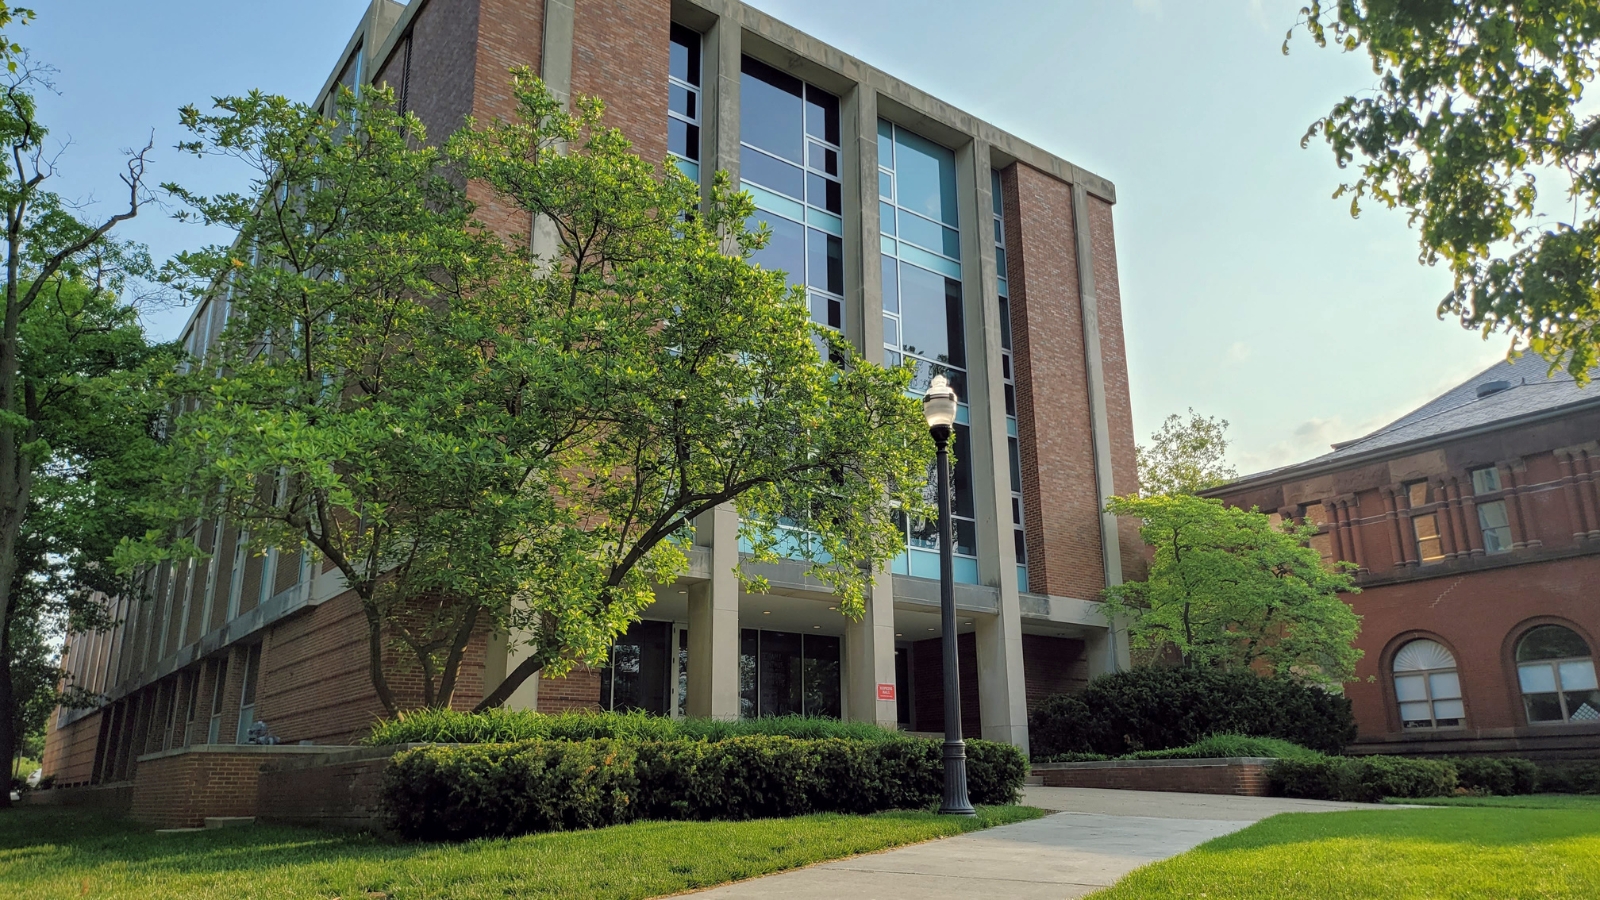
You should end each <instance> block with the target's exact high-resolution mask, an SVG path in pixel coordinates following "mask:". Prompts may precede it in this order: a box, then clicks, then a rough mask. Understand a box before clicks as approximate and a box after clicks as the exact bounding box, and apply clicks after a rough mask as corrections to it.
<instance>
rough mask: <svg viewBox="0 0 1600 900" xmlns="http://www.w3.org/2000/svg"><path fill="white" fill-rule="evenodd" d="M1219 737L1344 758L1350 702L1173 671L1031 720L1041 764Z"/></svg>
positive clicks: (1140, 675)
mask: <svg viewBox="0 0 1600 900" xmlns="http://www.w3.org/2000/svg"><path fill="white" fill-rule="evenodd" d="M1216 734H1237V735H1246V736H1251V737H1270V738H1278V739H1280V740H1284V741H1290V742H1292V743H1295V744H1299V745H1300V746H1302V747H1308V748H1310V749H1312V750H1316V751H1318V752H1321V753H1341V752H1343V751H1344V747H1345V745H1346V744H1348V743H1349V742H1350V741H1352V740H1354V739H1355V734H1356V725H1355V718H1354V716H1353V715H1352V714H1351V711H1350V700H1349V698H1347V697H1343V696H1340V695H1338V694H1331V693H1328V692H1327V691H1324V690H1321V689H1319V688H1314V687H1308V686H1306V685H1303V684H1300V683H1298V682H1294V681H1288V680H1285V679H1278V678H1262V677H1260V676H1258V675H1256V674H1255V673H1253V672H1249V671H1231V672H1224V671H1219V670H1216V669H1198V668H1187V667H1171V666H1141V667H1139V668H1135V669H1131V670H1129V671H1126V672H1116V673H1112V674H1109V675H1102V676H1100V677H1099V678H1096V679H1094V680H1093V681H1091V682H1089V684H1088V686H1087V687H1085V688H1084V690H1083V693H1081V694H1079V695H1077V696H1075V697H1073V696H1066V695H1057V696H1054V697H1048V698H1046V699H1045V700H1044V701H1043V702H1041V703H1040V704H1039V706H1038V707H1037V708H1036V709H1035V710H1034V712H1033V714H1032V715H1031V716H1030V717H1029V720H1028V736H1029V743H1030V744H1031V745H1032V748H1033V752H1034V755H1035V758H1038V759H1048V758H1051V757H1059V756H1060V755H1061V754H1067V753H1102V754H1106V755H1108V756H1121V755H1124V754H1127V753H1136V752H1139V751H1147V750H1168V749H1171V748H1174V747H1185V746H1188V745H1190V744H1193V743H1195V742H1196V741H1199V740H1202V739H1204V738H1207V737H1210V736H1212V735H1216Z"/></svg>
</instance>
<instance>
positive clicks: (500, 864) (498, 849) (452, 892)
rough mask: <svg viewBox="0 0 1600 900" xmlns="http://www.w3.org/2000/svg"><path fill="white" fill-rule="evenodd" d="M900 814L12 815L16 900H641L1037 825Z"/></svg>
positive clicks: (8, 822) (6, 851)
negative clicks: (589, 825) (539, 820)
mask: <svg viewBox="0 0 1600 900" xmlns="http://www.w3.org/2000/svg"><path fill="white" fill-rule="evenodd" d="M1040 815H1043V813H1042V812H1041V811H1040V810H1037V809H1032V808H1028V807H1019V806H1008V807H999V808H988V807H984V808H980V809H979V810H978V817H977V818H976V819H963V818H960V817H955V816H937V815H934V814H932V813H927V812H897V813H885V814H882V815H875V816H841V815H818V816H805V817H802V818H793V819H765V820H761V821H753V822H642V823H637V824H633V825H622V826H618V827H616V828H606V829H601V830H596V831H584V832H572V833H565V834H545V835H536V836H532V837H525V838H515V839H511V840H493V841H474V842H471V843H465V844H454V845H438V844H408V843H396V842H392V841H384V840H381V839H378V838H373V837H371V836H363V835H351V834H338V833H331V832H324V831H314V830H307V829H295V828H269V827H250V828H234V829H221V830H212V831H201V832H190V833H185V834H156V833H154V832H153V831H152V830H150V829H148V828H143V827H140V826H136V825H133V824H130V823H127V822H122V821H117V820H113V819H107V818H105V817H104V816H103V814H100V813H98V812H95V811H89V810H51V809H26V808H25V809H19V810H15V811H13V812H10V813H6V814H0V884H3V885H4V886H5V888H4V891H3V893H4V895H5V896H6V897H7V898H9V900H46V898H49V900H55V898H61V897H80V896H88V897H99V898H113V900H147V898H167V897H183V898H185V900H255V898H261V900H266V898H271V900H328V898H330V897H343V898H347V900H348V898H366V897H369V896H374V895H378V894H381V895H383V896H385V897H386V898H387V900H418V898H428V900H508V898H532V897H538V898H584V900H589V898H594V900H634V898H645V897H659V896H662V895H666V894H673V893H677V892H680V891H687V890H693V889H696V888H702V887H709V886H711V885H715V884H721V883H724V882H728V881H735V880H739V879H743V878H752V877H755V876H757V875H765V874H768V873H771V872H778V871H782V870H784V869H791V868H795V867H797V866H803V865H809V864H811V863H814V862H820V861H822V860H827V859H837V858H839V857H842V856H850V855H854V854H857V853H870V852H873V851H876V850H882V849H885V848H889V847H895V846H901V845H904V844H910V843H916V842H919V841H925V840H931V839H933V838H940V837H949V836H951V835H956V834H961V833H963V832H966V831H971V830H975V829H980V828H987V827H990V826H993V825H1004V824H1009V823H1011V822H1018V821H1023V820H1026V819H1031V818H1036V817H1038V816H1040Z"/></svg>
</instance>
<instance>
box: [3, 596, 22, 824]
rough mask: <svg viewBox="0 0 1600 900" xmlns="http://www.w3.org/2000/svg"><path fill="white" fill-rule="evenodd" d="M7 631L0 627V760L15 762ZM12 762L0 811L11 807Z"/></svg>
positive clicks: (14, 718)
mask: <svg viewBox="0 0 1600 900" xmlns="http://www.w3.org/2000/svg"><path fill="white" fill-rule="evenodd" d="M7 631H8V629H6V628H4V627H0V758H3V759H6V760H8V761H9V760H15V759H16V757H17V750H18V748H19V745H20V744H21V743H22V740H21V738H22V736H21V735H19V734H17V696H16V691H15V688H14V687H13V686H12V684H11V641H10V640H9V639H8V636H7ZM15 765H16V764H15V763H14V762H12V763H10V764H9V765H7V767H6V779H5V790H3V791H0V809H6V808H8V807H10V806H11V774H10V773H11V770H12V769H13V768H14V767H15Z"/></svg>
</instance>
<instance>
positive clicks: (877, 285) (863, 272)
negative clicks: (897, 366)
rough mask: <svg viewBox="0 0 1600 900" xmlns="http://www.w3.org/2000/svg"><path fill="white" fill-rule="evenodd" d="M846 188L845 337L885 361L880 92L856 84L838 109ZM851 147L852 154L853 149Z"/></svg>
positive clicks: (871, 358) (867, 354)
mask: <svg viewBox="0 0 1600 900" xmlns="http://www.w3.org/2000/svg"><path fill="white" fill-rule="evenodd" d="M840 120H841V121H840V128H841V131H842V134H841V135H840V145H839V146H840V149H841V150H842V151H843V153H842V156H843V159H842V160H840V164H841V166H842V167H843V168H842V169H841V173H840V174H841V175H842V179H841V180H842V181H843V183H844V192H845V217H844V245H845V253H844V263H845V270H844V275H845V285H844V297H845V329H844V330H845V337H847V338H849V339H850V342H851V343H853V344H855V346H856V349H858V350H860V351H861V353H862V354H863V356H864V357H865V358H866V359H867V360H869V361H871V362H875V363H882V362H883V249H882V243H881V240H880V234H881V224H880V222H879V221H878V94H877V92H876V91H874V90H873V89H872V88H871V87H869V86H867V85H864V84H858V85H856V88H855V90H853V91H850V92H849V93H848V94H846V95H845V96H844V98H843V105H842V108H841V109H840ZM852 145H854V146H855V149H856V152H854V153H851V152H850V147H851V146H852Z"/></svg>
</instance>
